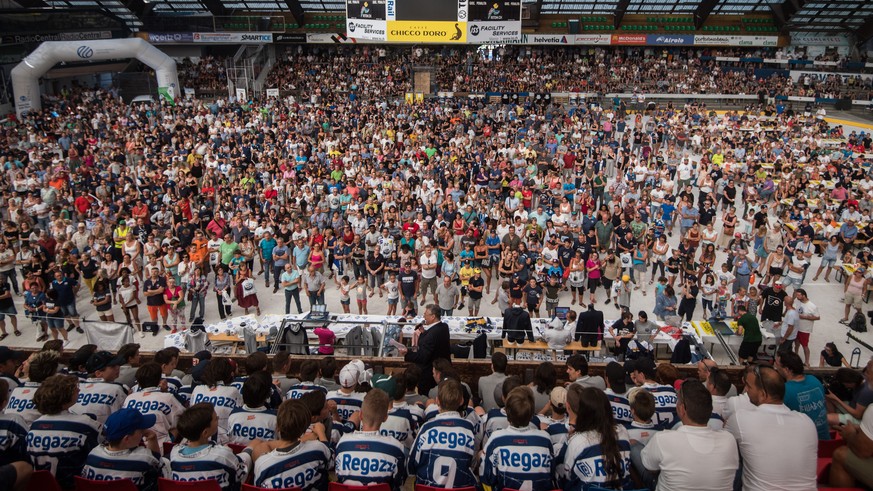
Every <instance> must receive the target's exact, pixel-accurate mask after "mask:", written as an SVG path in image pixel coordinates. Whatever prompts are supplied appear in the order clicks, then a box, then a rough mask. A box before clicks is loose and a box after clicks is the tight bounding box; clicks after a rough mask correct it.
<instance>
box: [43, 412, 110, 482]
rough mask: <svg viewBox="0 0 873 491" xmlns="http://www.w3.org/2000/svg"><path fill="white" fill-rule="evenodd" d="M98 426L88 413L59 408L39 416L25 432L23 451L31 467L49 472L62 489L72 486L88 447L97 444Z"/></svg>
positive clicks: (86, 455) (83, 462)
mask: <svg viewBox="0 0 873 491" xmlns="http://www.w3.org/2000/svg"><path fill="white" fill-rule="evenodd" d="M101 433H102V427H101V425H100V423H98V422H97V421H94V419H93V418H91V417H90V416H85V415H84V414H73V413H71V412H69V411H63V412H61V413H59V414H54V415H46V416H42V417H40V418H39V419H37V420H36V421H34V422H33V424H32V425H31V426H30V431H29V432H28V433H27V453H28V454H29V455H30V460H31V462H33V468H34V470H38V471H50V472H51V473H52V474H54V476H55V478H56V479H57V480H58V483H59V484H60V485H61V487H62V488H64V489H71V488H72V487H73V476H78V475H79V474H80V473H81V472H82V467H83V466H84V465H85V459H86V458H87V457H88V454H89V453H90V452H91V449H93V448H94V447H96V446H97V444H98V443H99V441H98V440H99V439H100V435H101Z"/></svg>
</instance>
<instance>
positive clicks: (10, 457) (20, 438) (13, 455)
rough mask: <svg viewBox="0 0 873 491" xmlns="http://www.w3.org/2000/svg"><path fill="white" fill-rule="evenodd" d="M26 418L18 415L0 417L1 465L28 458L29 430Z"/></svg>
mask: <svg viewBox="0 0 873 491" xmlns="http://www.w3.org/2000/svg"><path fill="white" fill-rule="evenodd" d="M28 427H29V425H28V424H27V423H26V422H25V421H24V418H22V417H21V416H19V415H17V414H3V415H0V465H6V464H9V463H12V462H16V461H19V460H28V458H27V443H26V442H27V428H28Z"/></svg>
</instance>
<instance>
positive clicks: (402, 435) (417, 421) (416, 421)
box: [379, 402, 424, 455]
mask: <svg viewBox="0 0 873 491" xmlns="http://www.w3.org/2000/svg"><path fill="white" fill-rule="evenodd" d="M423 418H424V412H423V411H422V409H421V408H420V407H418V406H411V405H409V404H407V403H405V402H404V403H403V404H400V405H399V406H394V407H392V408H391V409H389V410H388V419H387V420H385V422H384V423H382V426H381V427H380V428H379V433H380V434H382V435H385V436H390V437H392V438H394V439H395V440H397V441H398V442H400V444H401V445H403V449H404V452H405V453H406V455H409V450H410V449H411V448H412V443H413V442H414V441H415V432H416V431H417V430H418V427H419V426H420V425H421V423H422V419H423Z"/></svg>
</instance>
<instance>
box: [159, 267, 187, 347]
mask: <svg viewBox="0 0 873 491" xmlns="http://www.w3.org/2000/svg"><path fill="white" fill-rule="evenodd" d="M166 282H167V287H166V288H165V289H164V303H165V304H166V306H167V314H168V315H169V318H170V321H171V323H172V325H171V326H170V327H171V328H172V331H171V333H175V332H176V330H177V329H178V328H180V327H181V328H182V330H185V297H184V296H183V294H182V287H181V286H178V285H176V278H174V277H173V276H172V275H167V279H166Z"/></svg>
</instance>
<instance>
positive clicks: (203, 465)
mask: <svg viewBox="0 0 873 491" xmlns="http://www.w3.org/2000/svg"><path fill="white" fill-rule="evenodd" d="M251 466H252V458H251V456H250V455H249V454H248V453H247V452H241V453H240V454H238V455H234V453H233V450H231V449H229V448H227V447H224V446H221V445H215V444H212V443H210V444H208V445H203V446H201V447H196V448H194V447H188V446H184V445H176V446H175V447H173V451H172V452H170V470H171V473H170V476H171V477H170V478H171V479H173V480H174V481H206V480H209V479H214V480H215V481H217V482H218V485H219V487H221V489H225V490H236V489H239V487H240V485H241V484H242V483H244V482H245V481H246V477H248V474H249V469H250V468H251Z"/></svg>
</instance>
